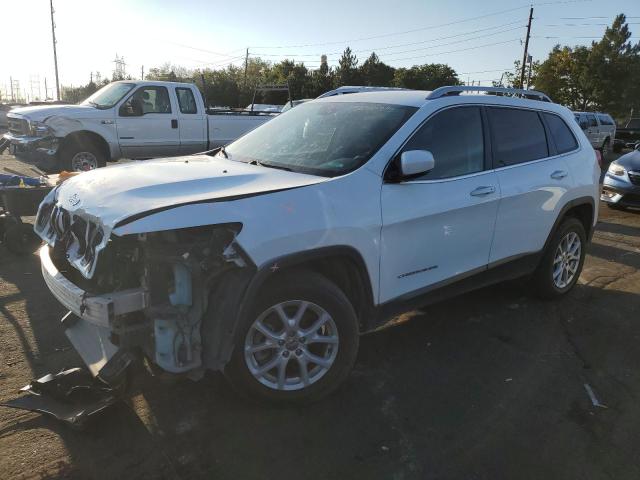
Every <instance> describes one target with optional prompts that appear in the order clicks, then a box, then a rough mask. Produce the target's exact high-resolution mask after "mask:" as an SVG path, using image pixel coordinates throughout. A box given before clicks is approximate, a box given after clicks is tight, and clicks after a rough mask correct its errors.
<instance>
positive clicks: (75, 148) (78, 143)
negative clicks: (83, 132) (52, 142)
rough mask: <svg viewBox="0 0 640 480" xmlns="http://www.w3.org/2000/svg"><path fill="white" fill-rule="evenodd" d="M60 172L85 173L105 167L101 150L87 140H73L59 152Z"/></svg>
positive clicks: (105, 161) (105, 162)
mask: <svg viewBox="0 0 640 480" xmlns="http://www.w3.org/2000/svg"><path fill="white" fill-rule="evenodd" d="M58 165H59V166H60V170H67V171H68V172H85V171H87V170H93V169H95V168H101V167H104V166H106V165H107V159H106V157H105V155H104V152H103V151H102V149H100V148H99V147H98V146H97V145H95V144H94V143H93V142H91V141H90V140H89V139H80V140H75V141H72V142H70V143H69V145H66V146H65V147H63V148H62V149H61V150H60V153H59V157H58Z"/></svg>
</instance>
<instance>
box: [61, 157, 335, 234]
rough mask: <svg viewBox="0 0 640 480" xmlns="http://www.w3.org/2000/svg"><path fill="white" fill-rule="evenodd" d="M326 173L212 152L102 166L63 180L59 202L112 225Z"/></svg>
mask: <svg viewBox="0 0 640 480" xmlns="http://www.w3.org/2000/svg"><path fill="white" fill-rule="evenodd" d="M325 180H327V178H325V177H318V176H314V175H304V174H300V173H293V172H287V171H284V170H277V169H274V168H267V167H261V166H258V165H249V164H246V163H242V162H237V161H231V160H226V159H222V158H219V157H215V158H213V157H210V156H207V155H192V156H186V157H176V158H171V159H165V160H154V161H148V160H147V161H138V162H132V163H128V164H124V165H119V166H113V167H107V168H99V169H96V170H92V171H90V172H85V173H82V174H80V175H77V176H75V177H72V178H70V179H69V180H67V181H66V182H64V183H63V184H62V185H61V186H60V187H58V189H57V190H56V195H57V200H58V202H57V203H58V205H60V206H62V207H63V208H64V209H66V210H68V211H70V212H76V213H77V214H79V215H81V216H85V217H86V218H91V217H93V218H96V219H98V220H99V222H100V223H101V224H102V225H103V226H104V227H106V229H107V230H112V229H113V228H114V227H115V225H116V224H118V223H119V222H121V221H123V220H126V219H127V218H129V217H131V216H133V215H138V214H143V213H145V212H148V211H153V210H158V209H164V208H171V207H174V206H178V205H182V204H185V203H192V202H203V201H207V200H213V201H215V200H222V199H229V200H232V199H234V198H237V197H243V196H248V195H255V194H260V193H267V192H272V191H278V190H283V189H289V188H296V187H302V186H305V185H312V184H314V183H319V182H322V181H325Z"/></svg>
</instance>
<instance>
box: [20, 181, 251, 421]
mask: <svg viewBox="0 0 640 480" xmlns="http://www.w3.org/2000/svg"><path fill="white" fill-rule="evenodd" d="M241 227H242V225H241V224H239V223H229V224H220V225H208V226H198V227H191V228H183V229H178V230H168V231H160V232H150V233H143V234H132V235H123V236H117V235H115V234H112V233H111V230H110V229H109V228H107V227H106V226H105V225H102V224H101V223H100V222H99V219H97V218H91V217H90V216H88V215H87V214H86V212H82V211H68V210H65V209H64V208H62V207H61V206H60V205H59V204H57V203H56V201H55V192H52V195H51V196H50V197H49V198H47V199H45V201H44V202H43V204H41V206H40V210H39V212H38V217H37V219H36V226H35V230H36V232H37V233H38V234H39V235H40V236H41V237H42V238H43V239H44V240H45V241H46V242H47V245H45V246H43V247H42V248H41V250H40V252H39V253H40V258H41V264H42V274H43V277H44V280H45V283H46V284H47V286H48V287H49V289H50V290H51V293H52V294H53V295H54V296H55V297H56V298H57V299H58V300H59V301H60V302H61V303H62V304H63V305H64V306H65V307H66V308H68V309H69V310H70V314H69V315H67V316H65V318H64V319H63V321H62V322H61V323H62V325H63V327H64V328H65V333H66V335H67V337H68V338H69V340H70V341H71V343H72V344H73V346H74V347H75V349H76V350H77V352H78V353H79V354H80V356H81V357H82V359H83V361H84V362H85V364H86V366H87V367H88V369H89V371H90V372H91V374H92V376H93V377H96V379H98V380H99V381H100V382H101V385H103V386H107V387H108V388H116V387H117V386H118V385H121V384H122V381H123V380H122V379H123V377H124V376H125V375H126V371H127V369H128V367H129V365H130V364H131V363H132V360H133V359H134V358H146V359H147V360H148V364H149V366H150V367H152V370H154V371H155V372H158V371H160V372H162V373H167V374H183V375H187V376H188V377H190V378H192V379H197V378H200V377H201V376H202V374H203V372H204V370H205V369H206V368H220V367H221V366H222V365H223V364H224V359H223V358H222V357H223V356H224V355H228V350H229V349H228V345H226V344H227V343H230V337H229V336H228V335H227V337H226V338H227V339H228V340H229V342H226V341H225V342H222V341H220V339H219V338H214V339H211V338H210V337H211V336H212V335H213V336H215V335H217V332H222V331H225V332H227V334H228V327H227V326H224V327H222V326H220V325H216V323H220V322H221V321H222V319H220V318H212V317H215V314H212V311H214V312H215V311H216V309H215V308H210V307H211V305H210V301H211V298H214V297H215V293H216V292H218V293H219V290H220V287H221V286H224V285H229V283H228V282H227V283H225V281H226V280H225V279H227V277H226V274H227V273H231V272H233V271H235V272H236V273H237V272H243V275H242V276H243V277H244V278H248V275H249V271H250V270H252V269H251V268H246V267H248V266H250V265H251V264H250V261H249V260H248V259H247V258H246V257H245V256H244V255H243V254H242V251H241V249H240V248H239V246H238V245H237V244H236V243H235V238H236V236H237V234H238V233H239V232H240V229H241ZM232 276H233V275H232ZM239 291H242V290H241V289H239ZM218 298H219V297H218ZM238 298H239V297H238ZM217 311H219V309H218V310H217ZM231 317H233V315H231ZM205 319H207V322H206V323H207V324H208V326H207V327H206V328H205V327H203V323H204V320H205ZM226 320H232V319H231V318H228V319H226ZM203 332H205V333H204V335H206V336H208V337H209V339H210V340H211V341H209V342H208V345H205V344H206V343H207V342H206V341H205V340H203ZM221 335H223V336H224V334H221ZM205 350H207V351H206V352H205ZM34 384H35V385H36V386H37V385H38V383H37V382H35V383H34ZM34 384H32V385H34ZM28 391H32V390H31V389H28ZM107 396H109V395H107ZM101 398H102V397H101ZM109 398H110V397H109ZM58 400H59V399H58ZM27 403H29V402H27ZM100 405H102V403H100V402H99V404H98V407H100ZM18 408H23V407H18ZM32 409H33V408H32ZM36 410H37V411H45V410H44V409H42V408H39V409H36ZM56 416H57V415H56ZM63 416H64V415H63ZM67 416H68V415H67ZM59 418H60V417H59ZM63 419H64V418H63ZM76 421H77V420H76Z"/></svg>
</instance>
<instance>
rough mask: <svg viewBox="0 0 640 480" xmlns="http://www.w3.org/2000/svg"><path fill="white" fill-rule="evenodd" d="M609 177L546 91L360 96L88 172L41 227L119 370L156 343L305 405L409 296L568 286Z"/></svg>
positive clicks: (64, 290) (76, 331) (82, 333)
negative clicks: (219, 145)
mask: <svg viewBox="0 0 640 480" xmlns="http://www.w3.org/2000/svg"><path fill="white" fill-rule="evenodd" d="M472 91H484V93H487V91H488V93H498V95H487V94H482V95H481V94H468V93H471V92H472ZM599 175H600V169H599V167H598V164H597V162H596V155H595V153H594V150H593V148H592V147H591V145H590V144H589V141H588V140H587V138H586V137H585V135H584V134H583V133H582V131H581V130H580V128H579V126H578V125H577V124H576V122H575V121H574V119H573V114H572V113H571V112H570V111H569V110H567V109H566V108H564V107H562V106H560V105H556V104H554V103H551V102H550V101H549V99H548V98H547V97H546V96H545V95H544V94H540V93H537V92H532V91H526V92H523V91H515V90H506V89H492V88H482V87H481V88H478V87H471V88H470V87H443V88H441V89H438V90H435V91H433V92H422V91H380V92H367V93H354V94H351V95H342V96H334V97H329V98H324V99H319V100H315V101H311V102H307V103H304V104H302V105H299V106H298V107H296V108H294V109H292V110H290V111H289V112H287V113H285V114H283V115H281V116H279V117H277V118H275V119H273V120H272V121H271V122H268V123H266V124H265V125H263V126H261V127H259V128H257V129H256V130H254V131H252V132H250V133H248V134H246V135H244V136H243V137H241V138H240V139H238V140H237V141H235V142H233V143H231V144H230V145H228V146H227V147H226V149H221V150H218V151H217V152H209V153H208V154H200V155H195V156H188V157H180V158H174V159H169V160H158V161H154V162H145V163H143V164H135V163H131V164H127V165H121V166H115V167H110V168H107V169H100V170H95V171H91V172H87V173H83V174H81V175H78V176H76V177H74V178H72V179H70V180H67V181H66V182H65V183H63V184H62V185H61V186H59V187H58V188H56V189H55V190H53V191H52V192H51V193H50V195H49V196H48V197H47V198H46V199H45V201H44V202H43V203H42V204H41V206H40V211H39V212H38V217H37V221H36V227H35V229H36V231H37V233H38V234H39V235H40V236H41V237H42V238H43V239H44V240H45V242H46V244H47V245H45V246H44V247H43V248H42V249H41V250H40V256H41V261H42V272H43V275H44V278H45V280H46V283H47V285H48V286H49V288H50V290H51V292H52V293H53V294H54V295H55V296H56V297H57V298H58V300H59V301H60V302H61V303H62V304H64V305H65V306H66V307H67V308H68V309H69V310H70V311H71V312H72V315H68V316H67V317H65V319H64V320H63V326H64V327H65V328H66V333H67V336H68V337H69V339H70V340H71V342H72V343H73V344H74V346H75V347H76V349H77V350H78V352H79V353H80V355H81V356H82V357H83V359H84V361H85V363H86V364H87V366H88V367H89V369H90V370H91V372H92V373H93V374H94V375H95V376H98V377H99V378H101V379H102V380H104V381H106V382H108V383H112V384H115V383H117V382H118V381H119V378H121V376H122V371H123V370H124V369H125V366H126V365H128V362H129V361H130V359H131V357H132V356H139V355H140V356H142V355H143V356H145V357H146V358H147V359H148V360H149V361H150V363H151V364H152V366H153V367H154V368H157V369H159V370H161V371H164V372H170V373H173V374H185V375H187V376H189V377H191V378H194V379H195V378H198V377H199V376H201V374H202V373H203V372H204V371H205V370H206V369H213V370H222V371H224V373H225V375H226V376H227V377H228V378H229V380H230V381H231V383H232V384H233V385H234V386H235V387H237V388H238V389H239V390H241V391H243V392H245V393H250V394H253V395H255V396H258V397H262V398H263V399H269V400H275V401H285V402H299V401H305V400H311V399H317V398H319V397H321V396H323V395H325V394H327V393H328V392H330V391H332V390H334V389H335V388H336V387H337V386H338V385H339V384H340V383H341V382H342V381H344V380H345V379H346V377H347V376H348V374H349V371H350V369H351V368H352V366H353V364H354V361H355V359H356V355H357V352H358V338H359V334H362V333H365V332H368V331H371V330H373V329H376V328H378V327H379V326H381V325H383V324H385V323H386V322H388V321H389V320H390V319H392V318H393V317H394V316H396V315H398V314H399V313H401V312H403V311H406V310H409V309H412V308H415V307H416V306H422V305H425V304H427V303H430V302H433V301H435V300H440V299H442V298H444V297H446V296H450V295H453V294H456V293H460V292H464V291H468V290H470V289H473V288H478V287H481V286H485V285H488V284H491V283H495V282H498V281H501V280H505V279H511V278H515V277H519V276H523V275H529V276H530V282H531V284H532V286H535V288H536V289H537V291H538V292H539V293H540V294H541V295H543V296H545V297H559V296H561V295H563V294H566V293H567V292H568V291H569V290H571V288H572V287H573V286H574V285H575V283H576V281H577V279H578V276H579V275H580V271H581V268H582V264H583V261H584V257H585V249H586V246H587V244H588V242H589V240H590V237H591V234H592V231H593V228H594V225H595V223H596V218H597V210H598V194H599V188H598V179H599Z"/></svg>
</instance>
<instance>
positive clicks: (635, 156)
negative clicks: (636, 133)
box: [615, 150, 640, 172]
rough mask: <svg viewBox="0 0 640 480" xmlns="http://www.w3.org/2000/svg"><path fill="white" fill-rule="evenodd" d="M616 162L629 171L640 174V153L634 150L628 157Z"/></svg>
mask: <svg viewBox="0 0 640 480" xmlns="http://www.w3.org/2000/svg"><path fill="white" fill-rule="evenodd" d="M615 162H616V163H617V164H618V165H622V166H623V167H624V168H626V169H627V170H635V171H638V172H640V151H639V150H634V151H633V152H629V153H627V154H626V155H623V156H621V157H620V158H618V159H617V160H615Z"/></svg>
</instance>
